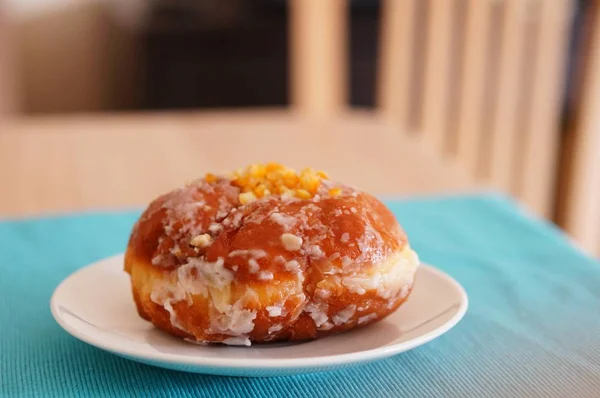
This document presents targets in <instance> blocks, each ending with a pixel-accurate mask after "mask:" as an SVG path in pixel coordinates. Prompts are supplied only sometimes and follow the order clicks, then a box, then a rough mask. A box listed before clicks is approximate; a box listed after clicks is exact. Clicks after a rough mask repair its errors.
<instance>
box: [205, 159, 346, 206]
mask: <svg viewBox="0 0 600 398" xmlns="http://www.w3.org/2000/svg"><path fill="white" fill-rule="evenodd" d="M228 178H229V179H230V180H231V181H232V182H233V184H234V185H236V186H238V187H240V188H241V190H242V193H240V195H239V200H240V203H241V204H247V203H250V202H252V201H254V200H256V199H258V198H262V197H265V196H269V195H281V196H284V197H296V198H299V199H310V198H313V197H314V196H315V194H316V193H317V191H318V189H319V187H320V186H321V181H323V180H327V179H329V176H328V175H327V174H326V173H324V172H322V171H316V170H314V169H312V168H305V169H303V170H302V171H300V172H299V173H297V172H296V171H295V170H294V169H291V168H288V167H285V166H283V165H281V164H279V163H267V164H252V165H250V166H248V167H246V168H245V169H239V170H237V171H235V172H233V173H232V174H231V175H230V176H229V177H228ZM205 179H206V181H207V182H209V183H211V182H214V181H216V180H217V177H216V176H215V175H214V174H210V173H209V174H207V175H206V177H205ZM334 190H335V189H333V190H330V194H331V191H334ZM340 193H341V190H340V189H338V191H336V193H335V194H334V195H332V196H337V195H339V194H340Z"/></svg>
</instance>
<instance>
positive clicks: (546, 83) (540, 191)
mask: <svg viewBox="0 0 600 398" xmlns="http://www.w3.org/2000/svg"><path fill="white" fill-rule="evenodd" d="M540 7H541V9H540V15H539V27H538V29H539V31H538V35H537V38H538V40H537V46H536V53H535V59H532V60H531V62H532V63H533V65H534V66H533V68H534V73H533V74H532V79H533V81H532V86H531V97H530V103H529V106H528V114H527V117H526V123H525V126H524V129H523V131H521V132H520V133H521V135H522V137H523V145H522V148H521V155H520V156H519V158H520V159H519V160H520V164H519V166H518V169H519V170H518V172H517V173H516V176H517V186H516V193H517V195H518V197H519V198H520V199H521V200H522V201H524V202H525V203H526V204H527V205H529V207H530V208H531V209H533V210H534V211H536V212H537V213H538V214H539V215H541V216H545V217H550V216H552V210H553V204H554V188H555V184H556V174H557V171H558V167H557V166H558V143H559V134H560V115H561V111H562V109H561V106H562V100H563V87H564V86H563V82H564V79H565V67H566V55H567V48H568V38H569V28H570V23H571V22H572V14H573V13H572V7H573V2H572V0H552V1H543V2H541V3H540Z"/></svg>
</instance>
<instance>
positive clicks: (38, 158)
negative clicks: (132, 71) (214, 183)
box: [0, 111, 477, 217]
mask: <svg viewBox="0 0 600 398" xmlns="http://www.w3.org/2000/svg"><path fill="white" fill-rule="evenodd" d="M265 161H277V162H281V163H285V164H287V165H290V166H293V167H297V168H301V167H304V166H311V167H314V168H317V169H321V170H325V171H327V172H328V173H329V174H330V175H331V176H332V177H333V178H335V179H338V180H341V181H344V182H347V183H349V184H353V185H356V186H358V187H361V188H362V189H364V190H367V191H369V192H372V193H375V194H378V195H382V196H391V195H403V196H404V195H413V194H434V193H449V192H456V191H465V190H474V189H476V188H477V184H476V183H475V182H474V181H472V180H471V179H470V178H469V177H468V176H467V175H466V173H464V172H463V171H462V170H461V169H459V168H458V167H457V166H456V165H455V164H453V163H450V162H448V161H446V160H445V159H440V158H438V157H437V156H435V155H434V154H433V153H432V152H429V151H427V150H426V148H425V147H423V146H422V145H421V144H420V142H418V141H417V139H416V137H413V136H411V135H409V134H403V133H401V132H399V131H396V130H395V129H393V128H392V127H391V126H389V125H386V124H384V122H382V121H380V120H379V119H378V118H377V117H376V116H375V115H374V114H371V113H361V112H354V113H352V114H343V115H340V116H339V118H335V119H333V120H327V121H323V120H321V121H318V120H308V119H306V118H303V117H301V116H299V115H296V114H293V113H291V112H289V111H252V112H250V111H248V112H210V113H160V114H159V113H154V114H123V115H98V116H71V117H65V116H60V117H59V116H54V117H35V118H22V119H19V120H16V121H14V122H12V123H10V124H7V125H6V126H3V127H2V129H1V130H0V181H1V182H2V189H1V190H0V192H1V193H2V198H1V199H0V217H6V216H22V215H35V214H40V213H47V212H51V213H54V212H67V211H73V210H84V209H106V208H117V207H134V206H142V205H144V204H146V203H147V202H148V201H149V200H150V199H152V198H154V197H155V196H157V195H158V194H160V193H162V192H165V191H167V190H170V189H172V188H174V187H177V186H178V185H181V184H183V183H184V182H185V181H187V180H190V179H193V178H195V177H199V176H202V175H204V173H206V172H208V171H216V172H219V171H225V170H230V169H235V168H238V167H241V166H244V165H246V164H248V163H255V162H265Z"/></svg>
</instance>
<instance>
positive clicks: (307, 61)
mask: <svg viewBox="0 0 600 398" xmlns="http://www.w3.org/2000/svg"><path fill="white" fill-rule="evenodd" d="M289 10H290V60H291V62H290V68H291V70H290V72H291V73H290V76H291V103H292V106H294V107H295V108H296V109H297V110H299V111H301V112H303V113H304V114H307V115H308V116H310V115H314V116H330V115H331V114H332V113H336V112H338V111H340V110H342V109H343V108H345V107H346V103H347V85H348V84H347V83H348V82H347V75H348V72H347V69H348V67H347V60H348V58H347V55H346V54H347V46H348V40H347V38H348V34H347V33H348V32H347V21H348V8H347V1H346V0H327V1H322V0H292V1H291V2H290V7H289Z"/></svg>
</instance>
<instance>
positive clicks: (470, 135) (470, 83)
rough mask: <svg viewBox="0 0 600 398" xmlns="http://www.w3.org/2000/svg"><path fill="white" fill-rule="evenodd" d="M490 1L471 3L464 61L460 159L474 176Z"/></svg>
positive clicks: (479, 143) (458, 132) (458, 134)
mask: <svg viewBox="0 0 600 398" xmlns="http://www.w3.org/2000/svg"><path fill="white" fill-rule="evenodd" d="M490 4H491V3H490V2H489V1H482V0H468V3H467V17H466V28H465V41H464V50H463V58H462V65H461V68H462V76H463V78H462V87H461V88H460V90H459V94H458V95H459V97H458V101H459V106H458V116H457V124H456V140H457V144H456V156H457V158H458V160H459V161H460V162H461V163H462V164H463V165H464V166H465V167H466V169H467V171H469V172H470V173H472V174H473V175H477V174H478V173H479V166H480V160H481V159H480V154H481V146H482V141H483V134H484V131H483V117H484V112H485V110H484V103H485V102H484V87H485V82H484V80H485V77H486V74H485V68H486V60H487V55H488V51H487V45H488V38H489V29H490V25H491V9H492V8H491V6H490Z"/></svg>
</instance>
